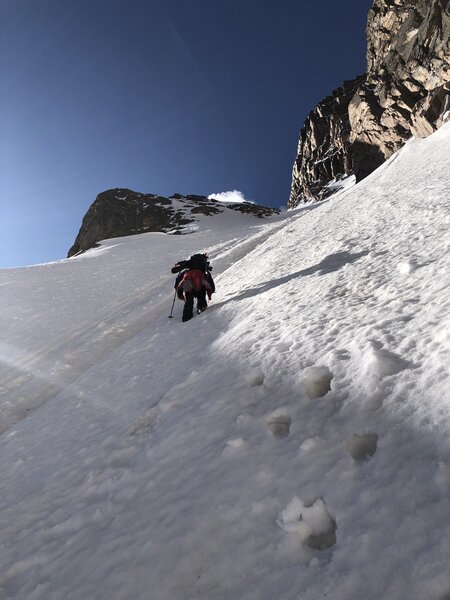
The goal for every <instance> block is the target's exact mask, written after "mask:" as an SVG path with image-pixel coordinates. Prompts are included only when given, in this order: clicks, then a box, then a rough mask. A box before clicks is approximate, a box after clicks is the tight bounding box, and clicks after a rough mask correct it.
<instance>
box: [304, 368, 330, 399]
mask: <svg viewBox="0 0 450 600" xmlns="http://www.w3.org/2000/svg"><path fill="white" fill-rule="evenodd" d="M332 379H333V375H332V373H331V371H330V370H329V369H328V367H307V368H306V369H305V370H304V371H303V385H304V386H305V390H306V393H307V394H308V396H309V397H310V398H322V396H325V395H326V394H328V392H329V391H330V390H331V380H332Z"/></svg>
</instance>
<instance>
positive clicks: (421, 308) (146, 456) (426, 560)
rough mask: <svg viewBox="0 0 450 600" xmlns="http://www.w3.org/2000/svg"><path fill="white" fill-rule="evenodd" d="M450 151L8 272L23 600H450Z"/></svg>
mask: <svg viewBox="0 0 450 600" xmlns="http://www.w3.org/2000/svg"><path fill="white" fill-rule="evenodd" d="M449 156H450V125H447V126H444V127H442V128H441V129H440V130H439V131H438V132H437V133H435V134H434V135H433V136H431V137H430V138H428V139H426V140H420V141H418V140H412V141H410V142H409V143H408V144H407V145H406V146H405V148H404V149H403V150H401V151H400V152H399V153H398V154H396V155H395V156H394V157H392V158H391V159H390V160H389V161H388V162H387V163H385V164H384V165H383V166H382V167H381V168H380V169H378V170H377V171H376V172H374V173H373V174H372V175H371V176H369V177H368V178H367V179H365V180H364V181H363V182H361V183H360V184H358V185H356V186H355V187H353V188H351V189H349V190H346V191H343V192H340V195H339V196H338V197H336V198H334V199H331V200H327V201H324V202H322V203H319V204H316V205H310V206H307V207H304V208H300V209H297V210H295V211H291V212H290V213H288V214H284V215H282V216H279V217H274V218H273V219H271V220H269V221H266V222H263V223H261V222H259V223H258V224H257V225H255V224H254V223H255V222H254V219H253V218H252V217H248V218H247V217H246V216H245V215H238V216H237V217H236V218H234V217H233V219H232V220H228V221H227V222H224V220H223V219H222V215H217V216H216V217H214V219H209V220H205V222H204V224H205V225H204V227H203V225H202V227H200V229H199V231H197V232H195V233H193V234H192V235H188V236H168V235H164V234H143V235H139V236H133V237H128V238H118V239H114V240H110V241H106V242H104V243H102V245H101V247H100V248H98V249H94V250H91V251H89V252H87V253H85V254H84V255H81V256H79V257H75V258H72V259H69V260H65V261H60V262H58V263H55V264H48V265H42V266H36V267H30V268H23V269H8V270H3V271H0V286H1V293H2V311H1V332H2V333H1V343H0V359H1V376H2V385H1V392H2V401H1V404H0V411H1V412H0V417H1V429H2V432H3V434H2V436H1V437H0V456H1V490H2V493H1V496H0V532H1V533H0V564H1V565H2V568H1V570H0V597H1V598H5V599H21V600H22V599H27V600H36V599H41V598H42V599H45V600H60V599H63V598H64V599H69V598H70V599H71V600H74V599H76V600H78V599H80V600H86V599H89V600H91V599H95V600H97V599H105V600H106V599H108V600H111V599H114V600H116V599H117V600H125V599H127V600H128V599H145V600H147V599H148V598H151V599H152V600H167V599H169V598H170V599H176V600H178V599H183V600H184V599H186V600H188V599H191V598H196V599H202V600H212V599H214V600H216V599H220V600H222V599H227V600H228V599H229V600H231V599H233V600H234V599H236V598H239V599H240V600H244V599H245V600H266V599H267V600H269V599H270V600H273V599H274V598H277V599H278V598H279V599H282V600H290V599H294V598H295V599H299V598H301V599H302V600H317V599H318V598H323V597H327V598H333V600H344V599H345V600H347V599H351V600H353V599H359V598H365V599H367V600H369V599H372V600H375V599H376V600H379V599H380V598H385V599H389V600H404V599H406V598H408V600H409V599H412V598H414V599H418V600H421V599H423V600H444V599H445V598H448V597H449V594H450V575H449V569H448V559H449V556H450V549H449V541H450V519H449V515H450V501H449V491H450V489H449V487H450V448H449V428H450V409H449V388H450V376H449V362H448V361H449V345H450V344H449V342H450V323H449V314H450V311H449V308H450V306H449V305H450V300H449V298H450V295H449V293H448V285H449V272H448V250H449V247H450V236H449V224H450V210H449V208H450V206H449V204H450V177H449V173H450V164H449ZM206 227H209V228H210V229H206ZM196 251H208V252H209V256H210V260H211V262H212V264H213V266H214V271H213V274H214V275H215V279H216V284H217V294H216V295H215V296H213V301H212V302H211V306H210V307H209V309H208V310H207V311H206V313H204V314H202V315H201V316H198V317H195V318H194V319H193V320H192V321H190V322H188V323H185V324H183V323H181V318H180V317H181V308H182V305H181V303H180V302H179V301H177V303H176V305H175V311H174V315H175V318H174V319H167V316H168V314H169V311H170V306H171V302H172V297H173V292H172V291H171V288H172V285H173V277H172V276H171V274H170V272H169V271H170V266H171V265H172V264H173V263H174V262H175V261H176V260H179V259H181V258H185V257H187V256H189V255H190V254H191V253H193V252H196ZM330 388H331V389H330ZM308 390H309V391H308ZM319 392H320V393H319Z"/></svg>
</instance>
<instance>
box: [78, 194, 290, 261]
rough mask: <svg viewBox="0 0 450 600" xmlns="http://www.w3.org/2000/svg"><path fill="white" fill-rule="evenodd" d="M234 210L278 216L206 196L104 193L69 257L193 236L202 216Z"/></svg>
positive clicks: (264, 209)
mask: <svg viewBox="0 0 450 600" xmlns="http://www.w3.org/2000/svg"><path fill="white" fill-rule="evenodd" d="M226 210H233V211H237V212H242V213H245V214H250V215H253V216H255V217H257V218H263V217H268V216H271V215H274V214H278V213H279V212H280V211H279V210H278V209H276V208H268V207H267V206H258V205H257V204H250V203H246V202H243V203H237V204H232V203H225V202H218V201H217V200H213V199H211V200H208V198H206V197H205V196H196V195H189V196H183V195H181V194H174V195H173V196H171V197H170V198H165V197H164V196H157V195H155V194H141V193H138V192H133V191H132V190H127V189H121V188H116V189H113V190H107V191H106V192H102V193H101V194H99V195H98V196H97V198H96V200H95V201H94V202H93V203H92V204H91V206H90V207H89V210H88V211H87V213H86V214H85V216H84V218H83V222H82V224H81V228H80V231H79V233H78V235H77V238H76V240H75V243H74V245H73V246H72V247H71V248H70V250H69V253H68V255H67V256H68V257H71V256H74V255H75V254H78V253H80V252H84V251H85V250H88V249H89V248H92V247H94V246H95V245H96V244H97V242H99V241H100V240H105V239H109V238H115V237H121V236H126V235H133V234H137V233H146V232H151V231H158V232H163V233H170V234H178V235H179V234H185V233H191V232H192V231H193V230H194V227H195V223H196V222H197V221H198V219H199V215H206V216H213V215H216V214H218V213H223V212H225V211H226Z"/></svg>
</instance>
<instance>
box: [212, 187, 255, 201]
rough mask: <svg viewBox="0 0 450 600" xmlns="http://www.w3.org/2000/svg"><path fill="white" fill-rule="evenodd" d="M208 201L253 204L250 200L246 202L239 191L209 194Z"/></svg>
mask: <svg viewBox="0 0 450 600" xmlns="http://www.w3.org/2000/svg"><path fill="white" fill-rule="evenodd" d="M208 200H219V201H220V202H235V203H239V202H248V203H250V204H254V202H253V201H252V200H247V198H245V197H244V194H243V193H242V192H240V191H239V190H230V191H229V192H219V193H218V194H210V195H209V196H208Z"/></svg>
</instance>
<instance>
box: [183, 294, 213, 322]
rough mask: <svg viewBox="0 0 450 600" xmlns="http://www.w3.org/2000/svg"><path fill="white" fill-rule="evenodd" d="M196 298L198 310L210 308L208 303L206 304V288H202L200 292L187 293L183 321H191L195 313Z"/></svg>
mask: <svg viewBox="0 0 450 600" xmlns="http://www.w3.org/2000/svg"><path fill="white" fill-rule="evenodd" d="M194 298H197V309H198V310H204V309H205V308H206V307H207V306H208V303H207V302H206V289H205V288H202V289H201V290H199V291H198V292H187V293H186V301H185V303H184V309H183V321H189V319H192V315H193V312H194Z"/></svg>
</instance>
